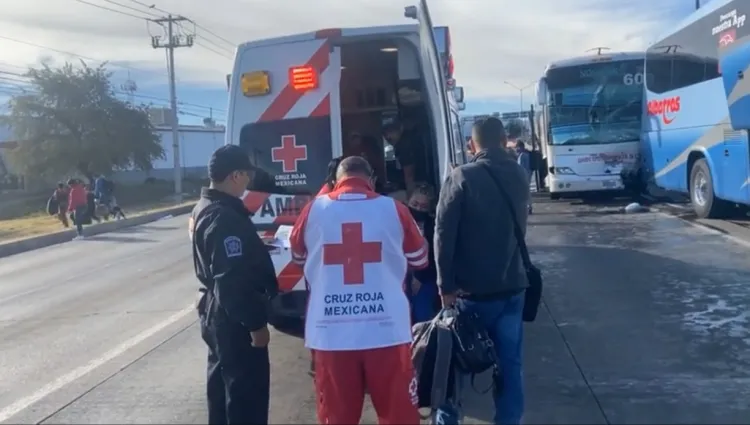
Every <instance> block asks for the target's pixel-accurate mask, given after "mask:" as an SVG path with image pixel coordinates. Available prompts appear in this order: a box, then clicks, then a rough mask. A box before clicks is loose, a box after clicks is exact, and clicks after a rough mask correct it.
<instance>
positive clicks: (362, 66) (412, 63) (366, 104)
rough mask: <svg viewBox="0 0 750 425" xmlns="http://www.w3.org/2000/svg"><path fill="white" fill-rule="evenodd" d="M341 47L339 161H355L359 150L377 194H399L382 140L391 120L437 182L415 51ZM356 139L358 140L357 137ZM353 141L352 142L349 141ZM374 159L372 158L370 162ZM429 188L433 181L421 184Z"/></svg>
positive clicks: (388, 42) (382, 42)
mask: <svg viewBox="0 0 750 425" xmlns="http://www.w3.org/2000/svg"><path fill="white" fill-rule="evenodd" d="M339 45H340V46H341V67H342V69H341V94H340V96H341V127H342V132H341V139H342V140H341V141H342V152H343V153H344V155H345V156H346V155H357V154H358V152H359V151H361V150H362V146H360V147H357V146H353V143H360V144H364V145H366V146H365V151H366V152H377V153H378V155H377V157H375V155H369V156H368V158H367V159H368V160H369V161H370V162H371V165H372V167H373V169H374V171H375V173H376V175H377V178H378V184H377V186H378V189H379V191H380V192H381V193H387V194H392V195H393V196H394V197H399V196H400V195H398V193H400V192H402V191H403V189H404V182H403V171H402V170H401V169H400V167H399V165H398V164H397V162H396V160H395V156H394V150H393V146H391V145H390V144H389V143H388V141H386V140H385V138H384V132H383V123H384V122H385V121H387V120H389V119H392V118H394V117H397V118H398V120H399V121H400V122H401V123H402V125H403V126H404V129H405V131H406V132H408V133H409V135H410V136H409V137H412V138H414V137H417V138H419V139H421V141H422V143H421V146H423V147H424V148H423V149H422V152H420V155H418V160H421V161H424V169H426V170H427V174H428V175H429V176H431V177H432V178H431V180H437V175H438V174H437V172H438V170H437V164H436V162H437V161H436V160H435V158H436V157H437V154H436V152H435V149H436V148H435V146H434V143H429V141H430V140H434V139H435V135H434V134H433V132H434V130H433V126H432V118H431V117H430V114H429V112H428V111H429V108H427V102H428V99H426V97H425V96H424V95H423V92H424V90H425V89H424V87H423V79H422V78H421V72H422V71H421V69H420V64H419V63H420V62H419V59H418V58H419V52H418V50H417V48H416V47H415V46H414V45H413V44H412V43H411V42H409V41H407V40H405V39H393V38H391V39H378V40H372V39H370V40H368V41H361V40H356V41H352V42H346V41H345V42H344V43H341V44H339ZM357 135H358V136H359V137H357ZM355 139H358V140H355ZM372 157H375V158H372ZM424 183H429V184H430V185H432V186H433V187H434V186H435V183H436V181H427V182H424Z"/></svg>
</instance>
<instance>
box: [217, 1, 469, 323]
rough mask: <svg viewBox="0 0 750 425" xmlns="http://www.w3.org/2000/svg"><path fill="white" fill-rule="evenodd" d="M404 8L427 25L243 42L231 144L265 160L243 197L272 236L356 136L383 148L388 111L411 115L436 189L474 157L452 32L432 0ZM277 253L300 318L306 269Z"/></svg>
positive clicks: (286, 304) (233, 89) (290, 306)
mask: <svg viewBox="0 0 750 425" xmlns="http://www.w3.org/2000/svg"><path fill="white" fill-rule="evenodd" d="M405 16H406V17H407V18H411V19H415V20H416V21H418V25H398V26H386V27H370V28H336V29H324V30H320V31H317V32H313V33H306V34H298V35H292V36H286V37H279V38H273V39H268V40H260V41H252V42H248V43H244V44H242V45H240V46H239V47H238V49H237V54H236V58H235V65H234V69H233V72H232V74H231V75H230V76H229V77H228V80H229V91H230V96H229V108H228V111H229V112H228V119H227V131H226V143H227V144H236V145H239V146H242V147H243V148H245V149H246V150H247V153H248V155H249V156H250V160H251V161H252V163H253V164H254V166H255V167H256V172H255V176H254V178H253V179H252V180H253V181H252V183H251V187H249V188H248V191H247V193H246V194H245V197H244V201H245V205H246V206H247V207H248V209H249V210H250V211H251V212H253V213H254V216H253V222H254V223H255V224H256V226H257V227H258V229H259V230H261V231H262V232H263V234H264V236H266V237H268V238H271V237H273V235H274V233H275V232H276V231H277V230H278V228H279V226H281V225H291V224H294V220H295V218H296V216H297V215H298V214H299V211H300V210H301V208H302V207H303V206H304V205H305V204H306V203H307V202H308V201H309V200H310V199H312V197H313V196H315V194H316V193H317V192H318V190H319V189H320V188H321V186H322V185H323V182H324V179H325V176H326V174H327V167H328V163H329V162H330V161H331V159H332V158H335V157H338V156H341V155H342V154H343V153H344V152H345V151H346V143H347V142H348V140H349V139H350V135H352V134H354V133H356V134H359V135H362V136H366V137H369V140H373V141H375V143H376V146H377V149H379V150H380V151H381V152H383V151H384V149H385V148H386V147H387V143H384V142H383V135H382V121H383V119H384V117H386V116H390V117H391V118H392V117H393V116H394V115H396V116H404V115H405V114H407V113H408V116H409V117H411V118H410V120H411V121H412V124H413V125H414V130H413V131H416V132H417V133H418V134H420V137H421V139H422V140H423V141H425V143H424V144H425V146H426V151H425V152H424V158H423V159H424V161H425V164H426V167H427V169H428V174H429V176H430V177H429V178H430V180H431V181H430V182H429V183H431V184H433V185H435V187H436V188H439V185H440V183H441V182H442V181H443V179H444V178H445V176H446V173H447V172H449V170H450V169H451V166H452V165H453V164H457V165H458V164H462V163H464V162H465V161H466V156H465V150H464V138H463V135H462V132H461V128H460V120H459V115H458V113H459V104H460V102H462V101H463V90H462V89H461V88H458V87H455V80H453V60H452V56H451V51H450V32H449V30H448V28H447V27H438V28H434V27H433V25H432V21H431V19H430V14H429V11H428V8H427V4H426V1H425V0H420V4H419V5H418V6H409V7H406V8H405ZM383 156H384V155H383ZM383 161H384V163H385V159H384V160H383ZM372 165H373V168H378V166H383V168H385V166H384V164H372ZM271 252H272V258H273V261H274V265H275V266H276V272H277V275H278V276H279V285H280V289H281V292H282V295H281V296H279V297H278V298H277V301H276V304H275V306H274V307H275V312H276V314H277V315H278V316H281V317H301V316H302V315H303V314H304V307H305V305H306V299H307V291H306V286H305V281H304V279H303V278H302V270H301V268H300V267H298V266H296V265H294V264H292V263H291V256H290V253H289V251H288V249H285V248H283V247H282V248H280V249H274V250H272V251H271Z"/></svg>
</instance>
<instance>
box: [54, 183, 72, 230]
mask: <svg viewBox="0 0 750 425" xmlns="http://www.w3.org/2000/svg"><path fill="white" fill-rule="evenodd" d="M53 196H54V197H55V201H57V219H58V220H60V223H62V225H63V226H64V227H65V228H66V229H67V228H68V227H70V224H69V223H68V216H67V211H68V189H67V188H66V187H65V183H63V182H60V183H58V184H57V189H55V192H54V194H53Z"/></svg>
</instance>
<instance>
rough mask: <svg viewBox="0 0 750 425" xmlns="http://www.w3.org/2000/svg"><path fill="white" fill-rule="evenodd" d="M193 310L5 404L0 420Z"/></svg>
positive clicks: (176, 316)
mask: <svg viewBox="0 0 750 425" xmlns="http://www.w3.org/2000/svg"><path fill="white" fill-rule="evenodd" d="M194 311H195V306H194V305H193V304H191V305H190V306H189V307H187V308H186V309H184V310H180V311H179V312H177V313H175V314H173V315H172V316H170V317H168V318H167V319H166V320H164V321H162V322H160V323H157V324H156V325H154V326H152V327H150V328H148V329H146V330H145V331H143V332H141V333H139V334H138V335H136V336H134V337H132V338H130V339H129V340H127V341H125V342H123V343H122V344H120V345H118V346H117V347H115V348H113V349H112V350H110V351H108V352H106V353H104V354H103V355H102V356H101V357H99V358H97V359H94V360H92V361H90V362H89V363H88V364H86V365H84V366H81V367H79V368H77V369H73V370H72V371H70V372H68V373H66V374H65V375H63V376H60V377H59V378H57V379H55V380H54V381H52V382H50V383H48V384H47V385H45V386H43V387H42V388H40V389H38V390H37V391H35V392H34V393H32V394H31V395H28V396H26V397H24V398H21V399H19V400H16V401H15V402H14V403H12V404H11V405H9V406H6V407H4V408H3V409H2V410H0V422H5V421H7V420H8V419H10V418H12V417H13V416H15V415H17V414H18V413H20V412H22V411H23V410H25V409H26V408H28V407H29V406H31V405H32V404H34V403H36V402H38V401H39V400H41V399H43V398H45V397H47V396H48V395H50V394H52V393H53V392H55V391H57V390H59V389H61V388H63V387H64V386H66V385H68V384H70V383H71V382H74V381H75V380H77V379H79V378H81V377H83V376H84V375H86V374H88V373H89V372H91V371H93V370H95V369H96V368H98V367H100V366H102V365H104V364H106V363H107V362H109V361H111V360H113V359H115V358H117V357H119V356H121V355H122V354H124V353H125V352H126V351H128V350H130V349H131V348H133V347H135V346H136V345H138V344H140V343H141V342H143V341H145V340H146V339H148V338H149V337H151V336H153V335H155V334H156V333H157V332H159V331H161V330H163V329H164V328H166V327H167V326H169V325H171V324H173V323H175V322H177V321H178V320H180V319H182V318H183V317H185V316H187V315H188V314H191V313H193V312H194Z"/></svg>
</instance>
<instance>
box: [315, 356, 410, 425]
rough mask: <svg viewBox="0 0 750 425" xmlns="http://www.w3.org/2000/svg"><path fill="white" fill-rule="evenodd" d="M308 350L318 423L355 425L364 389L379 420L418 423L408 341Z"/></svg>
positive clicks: (402, 424)
mask: <svg viewBox="0 0 750 425" xmlns="http://www.w3.org/2000/svg"><path fill="white" fill-rule="evenodd" d="M313 354H314V355H313V360H314V362H315V390H316V393H317V404H318V421H319V423H321V424H331V425H351V424H358V423H359V421H360V419H361V417H362V407H363V404H364V401H365V391H367V392H369V394H370V399H371V400H372V404H373V406H374V407H375V412H376V413H377V415H378V423H379V424H380V425H389V424H399V425H419V423H420V419H419V411H418V410H417V380H416V377H415V375H414V368H413V366H412V363H411V348H410V346H409V344H403V345H397V346H394V347H385V348H374V349H370V350H358V351H314V352H313Z"/></svg>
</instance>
